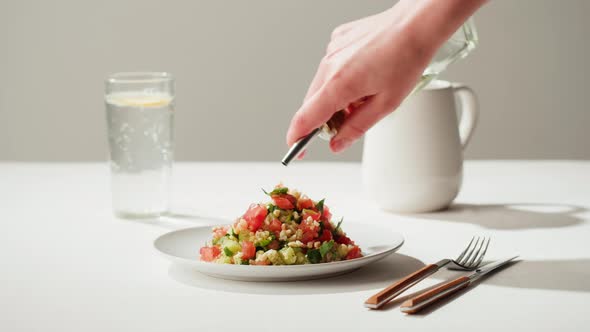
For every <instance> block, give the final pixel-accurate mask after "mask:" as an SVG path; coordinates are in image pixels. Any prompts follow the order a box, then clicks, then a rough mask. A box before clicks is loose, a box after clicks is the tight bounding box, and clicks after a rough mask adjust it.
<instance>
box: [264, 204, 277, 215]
mask: <svg viewBox="0 0 590 332" xmlns="http://www.w3.org/2000/svg"><path fill="white" fill-rule="evenodd" d="M266 208H267V209H268V213H273V212H274V211H275V210H276V209H277V206H276V205H274V204H268V206H267V207H266Z"/></svg>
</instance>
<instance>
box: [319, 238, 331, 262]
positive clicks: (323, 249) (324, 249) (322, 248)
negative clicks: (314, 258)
mask: <svg viewBox="0 0 590 332" xmlns="http://www.w3.org/2000/svg"><path fill="white" fill-rule="evenodd" d="M333 247H334V240H330V241H328V242H324V243H322V245H321V246H320V255H321V256H322V258H323V257H324V256H326V254H327V253H328V252H330V250H332V248H333Z"/></svg>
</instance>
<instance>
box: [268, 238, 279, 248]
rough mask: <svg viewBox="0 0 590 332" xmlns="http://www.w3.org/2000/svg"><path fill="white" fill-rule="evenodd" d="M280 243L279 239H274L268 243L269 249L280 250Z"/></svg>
mask: <svg viewBox="0 0 590 332" xmlns="http://www.w3.org/2000/svg"><path fill="white" fill-rule="evenodd" d="M280 245H281V244H280V243H279V241H277V240H272V242H271V243H269V244H268V249H274V250H278V249H279V247H280Z"/></svg>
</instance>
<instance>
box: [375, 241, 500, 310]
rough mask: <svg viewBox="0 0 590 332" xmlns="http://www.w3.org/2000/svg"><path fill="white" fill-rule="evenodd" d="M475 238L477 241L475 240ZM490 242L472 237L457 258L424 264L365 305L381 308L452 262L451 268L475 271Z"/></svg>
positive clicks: (449, 267)
mask: <svg viewBox="0 0 590 332" xmlns="http://www.w3.org/2000/svg"><path fill="white" fill-rule="evenodd" d="M474 240H475V243H474V242H473V241H474ZM480 240H481V241H480ZM489 244H490V238H487V240H486V238H485V237H482V238H480V237H479V236H478V237H475V236H474V237H472V238H471V241H469V244H468V245H467V247H465V250H463V251H462V252H461V253H460V254H459V256H457V258H455V259H443V260H441V261H439V262H437V263H435V264H429V265H426V266H424V267H423V268H421V269H420V270H418V271H416V272H414V273H412V274H410V275H408V276H406V277H405V278H402V279H400V280H398V281H397V282H395V283H393V284H391V285H390V286H388V287H387V288H385V289H383V290H382V291H380V292H379V293H377V294H375V295H373V296H371V297H370V298H369V299H367V301H365V307H367V308H370V309H379V308H380V307H382V306H383V305H384V304H386V303H387V302H389V301H391V300H392V299H393V298H395V297H396V296H398V295H400V294H401V293H403V292H404V291H405V290H407V289H408V288H410V287H412V286H414V285H415V284H417V283H418V282H420V281H421V280H424V279H426V278H427V277H428V276H430V275H432V274H433V273H435V272H436V271H438V270H439V269H441V268H442V267H444V266H446V265H449V264H450V265H449V266H448V267H447V268H448V269H451V270H461V271H473V270H475V269H477V268H478V267H479V266H480V265H481V262H482V261H483V258H484V256H485V254H486V251H487V250H488V246H489Z"/></svg>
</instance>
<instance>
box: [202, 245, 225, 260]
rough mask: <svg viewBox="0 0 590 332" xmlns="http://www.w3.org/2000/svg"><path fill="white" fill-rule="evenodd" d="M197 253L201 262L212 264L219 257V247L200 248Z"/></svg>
mask: <svg viewBox="0 0 590 332" xmlns="http://www.w3.org/2000/svg"><path fill="white" fill-rule="evenodd" d="M199 253H200V254H201V260H202V261H205V262H212V261H214V260H215V259H216V258H217V257H219V255H220V254H221V249H219V247H216V246H213V247H202V248H201V250H199Z"/></svg>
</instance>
